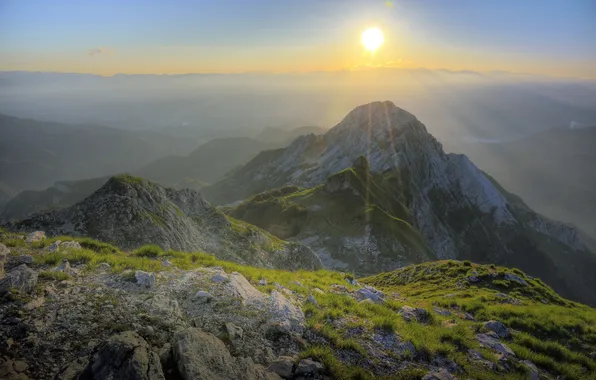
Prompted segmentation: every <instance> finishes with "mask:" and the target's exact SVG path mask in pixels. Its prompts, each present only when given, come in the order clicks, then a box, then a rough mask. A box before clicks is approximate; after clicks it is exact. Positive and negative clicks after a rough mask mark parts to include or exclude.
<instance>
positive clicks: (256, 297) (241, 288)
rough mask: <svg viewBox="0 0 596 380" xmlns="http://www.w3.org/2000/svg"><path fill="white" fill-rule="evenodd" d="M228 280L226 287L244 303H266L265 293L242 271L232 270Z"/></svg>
mask: <svg viewBox="0 0 596 380" xmlns="http://www.w3.org/2000/svg"><path fill="white" fill-rule="evenodd" d="M214 277H215V276H214ZM212 280H213V278H212ZM226 281H228V282H227V283H226V289H228V291H229V292H230V293H231V294H232V296H234V297H237V298H240V299H241V300H242V303H243V304H244V305H260V304H263V303H264V299H265V298H264V295H263V293H261V292H259V291H258V290H257V288H255V287H254V286H252V284H251V283H250V282H248V280H247V279H246V278H245V277H244V276H243V275H241V274H240V273H238V272H232V274H231V275H230V278H229V279H228V278H227V277H226Z"/></svg>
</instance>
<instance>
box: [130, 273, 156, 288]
mask: <svg viewBox="0 0 596 380" xmlns="http://www.w3.org/2000/svg"><path fill="white" fill-rule="evenodd" d="M135 280H137V284H139V285H143V286H146V287H147V288H150V289H151V288H153V287H155V273H150V272H144V271H142V270H137V271H136V272H135Z"/></svg>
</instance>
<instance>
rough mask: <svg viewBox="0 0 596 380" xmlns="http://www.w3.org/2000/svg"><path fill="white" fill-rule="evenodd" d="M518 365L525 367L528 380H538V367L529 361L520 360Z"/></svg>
mask: <svg viewBox="0 0 596 380" xmlns="http://www.w3.org/2000/svg"><path fill="white" fill-rule="evenodd" d="M520 363H521V364H523V365H524V366H525V367H526V370H527V372H528V376H529V377H528V378H529V379H530V380H540V373H539V372H538V367H536V365H535V364H534V363H532V362H531V361H529V360H522V361H520Z"/></svg>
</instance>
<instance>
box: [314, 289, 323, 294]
mask: <svg viewBox="0 0 596 380" xmlns="http://www.w3.org/2000/svg"><path fill="white" fill-rule="evenodd" d="M312 292H313V293H317V294H325V292H324V291H322V290H321V289H319V288H313V289H312Z"/></svg>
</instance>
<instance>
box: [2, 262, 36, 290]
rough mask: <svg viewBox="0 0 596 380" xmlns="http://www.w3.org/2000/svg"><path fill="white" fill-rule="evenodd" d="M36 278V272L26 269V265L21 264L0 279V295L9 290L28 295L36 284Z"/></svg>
mask: <svg viewBox="0 0 596 380" xmlns="http://www.w3.org/2000/svg"><path fill="white" fill-rule="evenodd" d="M37 276H38V273H37V272H36V271H34V270H33V269H31V268H29V267H27V265H26V264H21V265H19V266H17V267H16V268H14V269H12V270H11V271H10V272H8V273H7V274H6V276H5V277H4V278H2V279H0V294H4V293H6V292H8V291H10V290H11V289H14V290H18V291H20V292H24V293H29V292H31V291H32V290H33V288H35V285H36V284H37Z"/></svg>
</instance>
